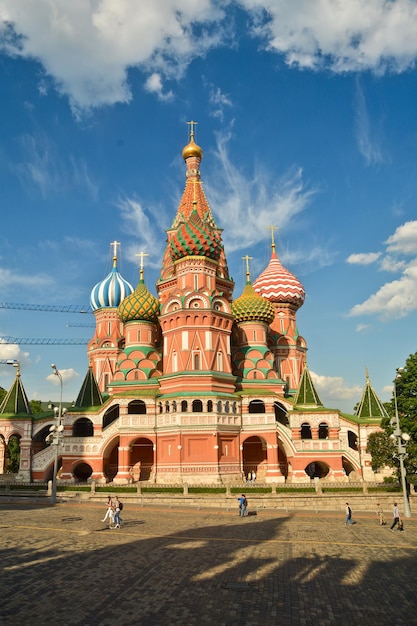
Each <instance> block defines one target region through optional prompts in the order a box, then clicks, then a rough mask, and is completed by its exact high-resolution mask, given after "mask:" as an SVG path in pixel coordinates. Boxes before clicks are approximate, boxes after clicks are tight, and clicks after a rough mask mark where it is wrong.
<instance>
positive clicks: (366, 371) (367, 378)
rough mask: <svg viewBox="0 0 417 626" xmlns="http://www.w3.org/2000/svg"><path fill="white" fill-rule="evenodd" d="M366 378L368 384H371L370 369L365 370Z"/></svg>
mask: <svg viewBox="0 0 417 626" xmlns="http://www.w3.org/2000/svg"><path fill="white" fill-rule="evenodd" d="M365 377H366V382H367V383H369V372H368V368H365Z"/></svg>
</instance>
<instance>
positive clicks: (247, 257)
mask: <svg viewBox="0 0 417 626" xmlns="http://www.w3.org/2000/svg"><path fill="white" fill-rule="evenodd" d="M242 259H243V260H244V261H246V282H247V283H249V282H250V270H249V261H252V260H253V256H248V255H246V256H243V257H242Z"/></svg>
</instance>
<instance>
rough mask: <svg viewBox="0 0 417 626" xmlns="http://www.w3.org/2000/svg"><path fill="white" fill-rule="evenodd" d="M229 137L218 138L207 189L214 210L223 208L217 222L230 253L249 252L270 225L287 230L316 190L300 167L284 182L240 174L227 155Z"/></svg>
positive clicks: (262, 173)
mask: <svg viewBox="0 0 417 626" xmlns="http://www.w3.org/2000/svg"><path fill="white" fill-rule="evenodd" d="M229 139H230V135H229V136H227V135H221V136H220V135H219V136H218V137H217V154H216V159H215V160H216V163H217V165H218V168H219V169H218V171H217V173H216V175H215V176H213V177H211V180H212V181H215V182H214V183H213V182H211V183H210V184H208V185H207V190H208V193H209V197H210V201H211V203H212V206H213V207H216V206H217V207H221V213H220V214H219V216H218V220H219V223H220V225H221V226H224V227H225V226H227V230H225V245H226V247H227V250H228V251H229V252H232V251H234V250H240V249H243V248H248V247H249V246H251V245H253V244H255V243H258V242H259V241H262V240H263V239H265V229H266V228H267V227H268V226H269V225H270V224H279V225H280V227H281V228H284V227H285V226H286V225H287V224H289V223H290V222H291V221H292V220H293V219H294V217H296V216H297V215H299V214H301V213H302V212H303V211H304V210H305V209H306V208H307V206H308V205H309V204H310V202H311V200H312V198H313V196H314V195H315V193H316V190H315V189H313V188H309V187H308V185H307V184H306V183H305V182H304V181H303V171H302V168H301V167H294V168H292V169H291V170H289V171H287V172H286V173H285V174H284V175H283V176H282V177H281V178H278V179H277V178H276V177H274V176H273V175H272V173H271V172H268V171H266V170H265V169H262V168H258V169H257V171H255V173H254V174H253V176H252V177H250V176H248V175H247V174H246V173H243V172H241V171H239V170H238V169H237V168H236V167H235V166H234V164H233V162H232V161H231V160H230V158H229V155H228V149H227V148H228V145H227V144H228V141H229Z"/></svg>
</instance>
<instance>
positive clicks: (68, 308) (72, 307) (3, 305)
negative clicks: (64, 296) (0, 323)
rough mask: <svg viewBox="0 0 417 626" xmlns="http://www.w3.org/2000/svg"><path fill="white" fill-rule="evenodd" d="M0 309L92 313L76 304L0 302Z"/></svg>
mask: <svg viewBox="0 0 417 626" xmlns="http://www.w3.org/2000/svg"><path fill="white" fill-rule="evenodd" d="M0 309H18V310H19V311H49V312H50V313H85V314H92V313H93V311H92V309H91V307H90V306H89V305H87V306H81V305H78V304H68V305H65V304H64V305H62V304H22V303H16V302H0Z"/></svg>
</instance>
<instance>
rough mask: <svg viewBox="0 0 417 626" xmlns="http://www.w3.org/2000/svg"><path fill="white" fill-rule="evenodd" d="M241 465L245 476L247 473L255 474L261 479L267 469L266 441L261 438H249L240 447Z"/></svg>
mask: <svg viewBox="0 0 417 626" xmlns="http://www.w3.org/2000/svg"><path fill="white" fill-rule="evenodd" d="M242 448H243V450H242V464H243V472H244V474H245V476H248V474H249V472H250V473H251V474H253V472H256V476H257V477H258V479H260V478H262V477H263V476H262V475H263V474H265V472H266V469H267V450H266V441H265V440H264V439H261V437H257V436H254V437H249V438H248V439H245V441H244V442H243V446H242Z"/></svg>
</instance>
